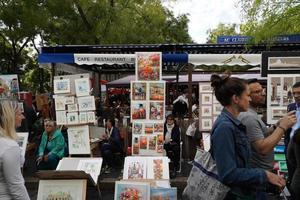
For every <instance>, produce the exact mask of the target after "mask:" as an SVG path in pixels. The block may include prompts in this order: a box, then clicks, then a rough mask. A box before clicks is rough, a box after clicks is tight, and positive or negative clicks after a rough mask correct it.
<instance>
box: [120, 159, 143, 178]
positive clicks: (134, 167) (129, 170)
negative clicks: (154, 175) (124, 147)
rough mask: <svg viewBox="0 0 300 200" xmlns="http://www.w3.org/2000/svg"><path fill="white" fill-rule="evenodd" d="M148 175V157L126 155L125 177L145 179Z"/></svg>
mask: <svg viewBox="0 0 300 200" xmlns="http://www.w3.org/2000/svg"><path fill="white" fill-rule="evenodd" d="M146 175H147V158H146V157H138V156H136V157H126V158H125V164H124V173H123V179H145V178H146Z"/></svg>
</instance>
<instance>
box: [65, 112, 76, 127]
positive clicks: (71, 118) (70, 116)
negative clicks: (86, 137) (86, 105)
mask: <svg viewBox="0 0 300 200" xmlns="http://www.w3.org/2000/svg"><path fill="white" fill-rule="evenodd" d="M78 123H79V120H78V112H69V113H67V124H68V125H72V124H78Z"/></svg>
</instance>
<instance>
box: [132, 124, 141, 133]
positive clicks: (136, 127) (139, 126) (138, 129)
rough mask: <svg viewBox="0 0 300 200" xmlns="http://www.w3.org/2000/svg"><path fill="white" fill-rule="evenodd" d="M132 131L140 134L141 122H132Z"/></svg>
mask: <svg viewBox="0 0 300 200" xmlns="http://www.w3.org/2000/svg"><path fill="white" fill-rule="evenodd" d="M132 129H133V131H132V133H133V134H138V135H141V134H142V133H143V123H139V122H133V126H132Z"/></svg>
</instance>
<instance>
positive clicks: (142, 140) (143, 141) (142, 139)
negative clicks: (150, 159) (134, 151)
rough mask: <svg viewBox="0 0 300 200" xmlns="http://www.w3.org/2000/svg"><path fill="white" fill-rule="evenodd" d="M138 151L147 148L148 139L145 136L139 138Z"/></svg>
mask: <svg viewBox="0 0 300 200" xmlns="http://www.w3.org/2000/svg"><path fill="white" fill-rule="evenodd" d="M139 140H140V149H147V147H148V137H147V136H140V138H139Z"/></svg>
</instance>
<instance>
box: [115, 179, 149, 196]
mask: <svg viewBox="0 0 300 200" xmlns="http://www.w3.org/2000/svg"><path fill="white" fill-rule="evenodd" d="M127 199H128V200H129V199H135V200H150V183H142V182H129V181H116V184H115V197H114V200H127Z"/></svg>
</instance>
